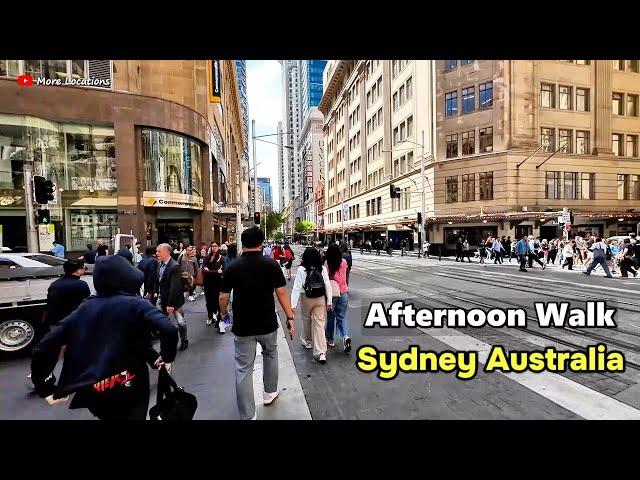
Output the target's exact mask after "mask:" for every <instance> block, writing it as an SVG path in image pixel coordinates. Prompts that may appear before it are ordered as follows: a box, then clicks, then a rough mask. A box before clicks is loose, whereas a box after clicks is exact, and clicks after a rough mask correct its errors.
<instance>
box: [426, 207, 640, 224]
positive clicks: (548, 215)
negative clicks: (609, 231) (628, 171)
mask: <svg viewBox="0 0 640 480" xmlns="http://www.w3.org/2000/svg"><path fill="white" fill-rule="evenodd" d="M572 213H573V215H574V217H575V218H576V219H578V218H580V219H584V218H588V219H590V220H603V221H604V220H612V219H615V220H619V219H623V220H622V221H633V220H638V221H640V212H637V213H635V212H627V211H624V212H620V211H618V212H615V211H607V212H594V211H577V210H574V211H573V212H572ZM556 218H557V212H556V211H552V212H501V213H485V214H479V213H478V214H474V215H465V214H458V215H436V216H434V217H429V218H428V219H427V224H431V225H433V224H436V223H444V222H454V223H478V222H485V221H486V222H504V221H517V220H522V221H526V220H539V221H541V222H547V221H549V220H554V219H556ZM619 221H620V220H619Z"/></svg>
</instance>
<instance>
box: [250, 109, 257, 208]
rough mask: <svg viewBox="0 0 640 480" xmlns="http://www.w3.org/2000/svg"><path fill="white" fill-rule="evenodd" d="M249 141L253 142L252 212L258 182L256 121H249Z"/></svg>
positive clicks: (254, 205)
mask: <svg viewBox="0 0 640 480" xmlns="http://www.w3.org/2000/svg"><path fill="white" fill-rule="evenodd" d="M251 139H252V142H253V211H254V212H255V211H256V200H257V199H256V192H257V187H256V182H257V181H258V179H257V177H258V170H257V169H256V121H255V120H254V119H252V120H251Z"/></svg>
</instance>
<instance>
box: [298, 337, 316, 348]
mask: <svg viewBox="0 0 640 480" xmlns="http://www.w3.org/2000/svg"><path fill="white" fill-rule="evenodd" d="M300 341H301V342H302V345H304V348H313V345H312V344H311V342H307V341H306V340H305V339H304V338H302V337H300Z"/></svg>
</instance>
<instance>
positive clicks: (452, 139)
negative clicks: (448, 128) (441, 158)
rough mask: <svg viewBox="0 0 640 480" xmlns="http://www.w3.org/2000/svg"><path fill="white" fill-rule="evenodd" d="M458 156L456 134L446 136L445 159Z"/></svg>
mask: <svg viewBox="0 0 640 480" xmlns="http://www.w3.org/2000/svg"><path fill="white" fill-rule="evenodd" d="M457 156H458V134H457V133H453V134H451V135H447V158H455V157H457Z"/></svg>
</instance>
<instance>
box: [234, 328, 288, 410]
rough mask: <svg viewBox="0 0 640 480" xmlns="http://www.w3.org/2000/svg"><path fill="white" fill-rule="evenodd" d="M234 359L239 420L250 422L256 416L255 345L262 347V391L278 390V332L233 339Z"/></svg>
mask: <svg viewBox="0 0 640 480" xmlns="http://www.w3.org/2000/svg"><path fill="white" fill-rule="evenodd" d="M234 343H235V350H236V351H235V359H236V397H237V401H238V410H239V411H240V419H241V420H251V419H252V418H253V416H254V415H255V414H256V404H255V401H254V397H253V364H254V362H255V360H256V344H258V343H259V344H260V346H261V347H262V364H263V365H262V381H263V383H264V391H265V392H267V393H274V392H276V391H277V390H278V330H274V331H273V332H271V333H267V334H266V335H254V336H249V337H238V336H235V338H234Z"/></svg>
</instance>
